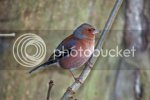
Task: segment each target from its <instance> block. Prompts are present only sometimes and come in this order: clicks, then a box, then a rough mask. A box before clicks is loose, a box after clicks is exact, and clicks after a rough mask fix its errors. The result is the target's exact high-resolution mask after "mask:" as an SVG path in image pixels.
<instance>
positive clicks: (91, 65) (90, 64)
mask: <svg viewBox="0 0 150 100" xmlns="http://www.w3.org/2000/svg"><path fill="white" fill-rule="evenodd" d="M86 64H87V65H88V67H89V68H90V69H92V67H93V63H91V62H90V61H88V62H87V63H86Z"/></svg>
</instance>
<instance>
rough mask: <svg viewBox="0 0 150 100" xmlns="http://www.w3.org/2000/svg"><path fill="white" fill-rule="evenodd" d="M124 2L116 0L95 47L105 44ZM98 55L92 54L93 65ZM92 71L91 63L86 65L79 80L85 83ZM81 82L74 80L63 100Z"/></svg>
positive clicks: (98, 47) (90, 60) (76, 88)
mask: <svg viewBox="0 0 150 100" xmlns="http://www.w3.org/2000/svg"><path fill="white" fill-rule="evenodd" d="M122 2H123V0H116V3H115V5H114V7H113V9H112V11H111V14H110V16H109V18H108V20H107V22H106V25H105V27H104V29H103V31H102V34H101V36H100V38H99V40H98V43H97V45H96V48H95V49H98V50H100V49H101V48H102V45H103V42H104V40H105V38H106V33H108V31H109V29H110V28H111V26H112V24H113V22H114V20H115V17H116V15H117V13H118V11H119V9H120V7H121V5H122ZM97 58H98V57H94V56H92V57H91V58H90V59H89V62H90V63H91V64H92V67H93V65H94V63H95V62H96V60H97ZM90 72H91V66H90V65H88V64H87V65H86V66H85V67H84V69H83V71H82V73H81V74H80V76H79V81H80V82H81V83H84V81H85V80H86V78H87V77H88V75H89V74H90ZM81 83H79V82H76V81H75V82H74V83H73V84H72V85H71V86H70V87H69V88H68V89H67V90H66V92H65V93H64V95H63V96H62V98H61V100H68V98H69V97H71V96H72V95H73V93H75V92H76V91H77V90H78V89H79V88H80V86H81V85H82V84H81Z"/></svg>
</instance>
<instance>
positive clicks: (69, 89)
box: [67, 87, 75, 94]
mask: <svg viewBox="0 0 150 100" xmlns="http://www.w3.org/2000/svg"><path fill="white" fill-rule="evenodd" d="M67 91H68V92H71V93H72V94H75V92H74V91H73V90H72V88H71V87H69V88H68V89H67Z"/></svg>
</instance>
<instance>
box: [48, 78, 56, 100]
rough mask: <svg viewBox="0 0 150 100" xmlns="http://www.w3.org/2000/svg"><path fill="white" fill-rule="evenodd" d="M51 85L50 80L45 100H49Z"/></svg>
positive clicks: (52, 83)
mask: <svg viewBox="0 0 150 100" xmlns="http://www.w3.org/2000/svg"><path fill="white" fill-rule="evenodd" d="M53 85H54V82H53V81H52V80H50V82H49V87H48V92H47V100H50V93H51V89H52V87H53Z"/></svg>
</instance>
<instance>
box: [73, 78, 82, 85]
mask: <svg viewBox="0 0 150 100" xmlns="http://www.w3.org/2000/svg"><path fill="white" fill-rule="evenodd" d="M74 79H75V82H77V83H80V84H83V82H81V79H80V78H74Z"/></svg>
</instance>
